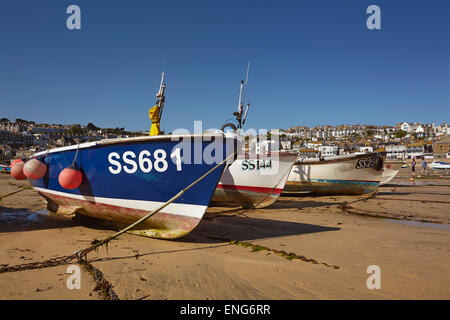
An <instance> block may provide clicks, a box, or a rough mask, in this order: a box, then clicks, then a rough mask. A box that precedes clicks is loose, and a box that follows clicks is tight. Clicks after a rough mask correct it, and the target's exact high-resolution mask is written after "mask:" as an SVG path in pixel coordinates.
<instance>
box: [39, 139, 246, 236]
mask: <svg viewBox="0 0 450 320" xmlns="http://www.w3.org/2000/svg"><path fill="white" fill-rule="evenodd" d="M236 143H237V140H236V138H235V137H231V136H227V137H225V135H223V134H217V135H209V136H194V135H187V136H171V135H167V136H152V137H138V138H129V139H113V140H102V141H98V142H91V143H85V144H81V145H79V146H77V145H75V146H70V147H63V148H57V149H53V150H50V151H48V152H47V151H46V152H41V153H38V154H36V155H34V156H45V158H44V162H45V163H46V164H47V167H48V170H47V173H46V175H45V176H44V177H43V178H41V179H38V180H30V181H31V184H32V185H33V188H34V189H35V190H36V191H38V192H39V193H40V194H41V195H42V196H43V197H44V198H45V199H46V200H47V203H48V206H47V207H48V209H49V210H50V211H53V212H55V213H57V214H74V213H77V214H82V215H87V216H91V217H94V218H98V219H103V220H108V221H113V222H115V223H118V224H129V223H132V222H134V221H137V220H138V219H140V218H142V217H143V216H145V215H146V214H148V213H149V212H151V211H153V210H155V209H156V208H158V207H159V206H160V205H162V204H163V203H165V202H167V201H168V200H169V199H171V198H172V197H173V196H175V195H176V194H177V193H178V192H180V191H181V190H183V189H185V188H186V187H187V186H188V185H190V184H191V183H192V182H194V181H195V180H197V179H198V178H199V177H201V176H202V175H203V174H205V173H206V172H208V171H209V170H211V169H212V168H213V167H214V166H216V165H217V164H218V163H220V162H222V161H223V160H224V159H226V157H227V156H229V155H230V154H232V153H234V154H235V153H236V149H235V147H236ZM77 148H78V149H79V151H78V154H77V156H76V161H77V163H78V166H79V167H80V170H81V172H82V175H83V181H82V183H81V185H80V186H79V187H78V188H76V189H73V190H68V189H65V188H63V187H62V186H61V185H60V184H59V181H58V177H59V174H60V173H61V171H62V170H63V169H64V168H66V167H67V166H69V165H70V164H71V163H72V161H73V160H74V158H75V155H76V152H77ZM225 166H226V164H225V163H224V164H222V165H221V166H220V167H219V168H217V169H216V170H215V171H213V172H212V173H210V174H209V175H208V176H206V177H205V178H204V179H203V180H201V181H200V182H199V183H197V184H196V185H195V186H193V187H192V188H191V189H189V190H188V191H186V192H185V193H184V194H183V195H182V196H181V197H180V198H178V199H177V200H175V201H174V202H173V203H171V204H170V205H168V206H167V207H165V208H164V209H163V210H162V211H160V212H158V213H156V214H155V215H153V216H152V217H150V218H149V219H147V220H146V221H144V222H143V223H142V224H140V225H139V226H137V228H136V230H133V232H134V233H137V234H140V235H145V236H150V237H157V238H164V239H173V238H178V237H181V236H183V235H186V234H187V233H189V232H190V231H192V230H193V229H194V228H195V227H196V226H197V224H198V223H199V222H200V220H201V219H202V217H203V214H204V213H205V210H206V209H207V207H208V204H209V202H210V200H211V197H212V195H213V193H214V190H215V189H216V186H217V183H218V181H219V179H220V177H221V175H222V173H223V171H224V168H225Z"/></svg>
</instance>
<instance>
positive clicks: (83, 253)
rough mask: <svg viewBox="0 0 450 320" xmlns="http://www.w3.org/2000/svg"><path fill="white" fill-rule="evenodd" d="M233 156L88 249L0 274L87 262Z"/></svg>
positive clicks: (23, 265)
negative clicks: (88, 255) (93, 253)
mask: <svg viewBox="0 0 450 320" xmlns="http://www.w3.org/2000/svg"><path fill="white" fill-rule="evenodd" d="M234 156H235V153H234V152H233V153H232V154H230V155H229V156H228V157H227V158H225V159H224V160H223V161H221V162H220V163H219V164H217V165H216V166H214V168H212V169H210V170H209V171H208V172H206V173H204V174H203V175H202V176H200V177H199V178H197V179H196V180H195V181H194V182H192V183H191V184H190V185H188V186H187V187H186V188H184V189H183V190H181V191H180V192H178V193H177V194H176V195H175V196H173V197H172V198H170V199H169V200H167V202H165V203H164V204H162V205H161V206H159V207H158V208H157V209H155V210H154V211H152V212H150V213H149V214H147V215H145V216H144V217H142V218H141V219H139V220H138V221H136V222H134V223H132V224H130V225H129V226H128V227H126V228H124V229H122V230H120V231H119V232H117V233H115V234H113V235H112V236H109V237H106V238H105V239H103V240H98V241H95V243H94V244H93V245H92V246H90V247H88V248H86V249H83V250H80V251H77V252H75V254H72V255H69V256H63V257H57V258H53V259H50V260H46V261H43V262H32V263H28V264H21V265H16V266H7V267H3V268H0V273H5V272H13V271H22V270H30V269H41V268H47V267H55V266H57V265H61V264H65V263H67V262H69V261H71V260H73V259H75V258H78V262H80V263H82V262H86V261H87V254H88V253H89V252H91V251H93V250H95V249H97V248H98V247H100V246H102V245H107V244H108V242H110V241H111V240H113V239H115V238H117V237H119V236H120V235H122V234H124V233H125V232H127V231H128V230H130V229H132V228H134V227H136V226H137V225H139V224H141V223H142V222H144V221H145V220H147V219H148V218H150V217H151V216H153V215H154V214H156V213H158V212H159V211H161V210H162V209H164V208H165V207H167V206H168V205H169V204H171V203H172V202H174V201H175V200H177V199H178V198H179V197H181V196H182V195H183V194H184V193H185V192H186V191H188V190H189V189H191V188H192V187H193V186H195V185H196V184H197V183H199V182H200V181H202V180H203V179H204V178H206V177H207V176H208V175H210V174H211V173H212V172H214V171H215V170H216V169H218V168H219V167H220V166H221V165H223V164H224V163H226V162H227V161H228V160H229V159H231V158H233V157H234Z"/></svg>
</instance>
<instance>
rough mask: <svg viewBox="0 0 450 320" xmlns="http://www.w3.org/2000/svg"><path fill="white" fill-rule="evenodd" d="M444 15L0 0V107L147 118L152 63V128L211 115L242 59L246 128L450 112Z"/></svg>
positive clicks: (439, 7) (307, 6) (49, 115)
mask: <svg viewBox="0 0 450 320" xmlns="http://www.w3.org/2000/svg"><path fill="white" fill-rule="evenodd" d="M71 4H76V5H79V6H80V8H81V28H82V29H81V30H75V31H71V30H68V29H67V28H66V18H67V17H68V16H69V15H68V14H66V8H67V7H68V6H69V5H71ZM371 4H376V5H378V6H379V7H380V8H381V30H368V29H367V27H366V19H367V17H368V16H369V15H368V14H366V8H367V7H368V6H369V5H371ZM449 15H450V1H447V0H442V1H425V0H423V1H413V0H408V1H402V0H395V1H392V0H389V1H380V0H371V1H365V0H345V1H344V0H341V1H331V0H330V1H321V0H308V1H302V0H295V1H268V0H267V1H255V0H240V1H235V0H227V1H223V0H205V1H197V0H192V1H182V0H179V1H171V0H162V1H154V0H151V1H150V0H149V1H144V0H142V1H137V0H132V1H112V0H109V1H101V0H95V1H92V0H89V1H84V0H83V1H82V0H71V1H65V0H53V1H49V0H42V1H32V0H29V1H21V0H15V1H6V0H2V1H1V2H0V117H6V118H9V119H12V120H13V119H15V118H22V119H27V120H33V121H36V122H39V123H40V122H45V123H61V124H72V123H81V124H87V123H88V122H93V123H94V124H96V125H97V126H100V127H125V128H126V129H128V130H143V129H148V128H149V127H150V120H149V119H148V109H149V108H150V107H151V106H152V105H153V104H154V102H155V97H154V95H155V93H156V91H157V89H158V86H159V80H160V75H161V72H162V71H164V72H165V73H166V74H167V79H166V83H167V91H166V107H165V111H164V115H163V119H162V122H161V126H162V128H164V129H166V130H169V131H171V130H174V129H176V128H181V127H182V128H187V129H189V130H193V121H194V120H203V128H204V129H207V128H213V127H220V126H221V125H222V124H223V122H224V121H225V120H227V119H229V118H231V114H232V112H233V111H235V109H236V105H237V100H238V93H239V83H240V80H241V79H243V78H244V76H245V69H246V66H247V62H248V61H250V62H251V68H250V75H249V85H248V98H249V99H248V100H249V102H250V103H251V105H252V109H251V111H250V113H249V118H248V121H247V126H248V127H253V128H269V129H270V128H287V127H290V126H295V125H307V126H313V125H319V124H331V125H338V124H344V123H361V124H362V123H365V124H380V125H381V124H386V125H395V123H396V122H400V121H409V122H413V121H422V122H435V123H438V124H440V123H442V122H449V121H450V19H449Z"/></svg>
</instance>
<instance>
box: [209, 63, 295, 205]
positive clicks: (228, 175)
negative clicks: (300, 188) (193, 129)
mask: <svg viewBox="0 0 450 320" xmlns="http://www.w3.org/2000/svg"><path fill="white" fill-rule="evenodd" d="M247 79H248V68H247ZM243 89H244V81H241V88H240V93H239V103H238V111H237V112H234V113H233V114H234V116H235V117H236V125H235V124H233V123H226V124H224V125H223V126H222V132H223V131H225V128H227V127H230V128H231V129H232V130H233V131H234V132H239V130H241V129H242V126H243V125H244V124H245V120H246V118H247V113H248V108H249V106H250V105H249V104H247V108H246V110H245V112H244V103H243V101H242V100H243V97H242V92H243ZM296 159H297V154H296V153H279V152H272V153H265V154H249V153H246V152H242V153H241V154H239V156H238V158H237V159H236V160H235V161H234V162H233V164H232V165H231V166H229V167H228V168H227V169H226V170H225V171H224V173H223V175H222V177H221V178H220V181H219V183H218V185H217V188H216V191H215V192H214V194H213V197H212V199H211V205H228V204H233V205H235V204H239V205H242V206H243V207H245V208H264V207H267V206H269V205H271V204H272V203H274V202H275V201H276V200H277V199H278V197H279V196H280V195H281V192H282V191H283V188H284V185H285V183H286V180H287V177H288V175H289V172H290V170H291V168H292V165H293V164H294V161H295V160H296Z"/></svg>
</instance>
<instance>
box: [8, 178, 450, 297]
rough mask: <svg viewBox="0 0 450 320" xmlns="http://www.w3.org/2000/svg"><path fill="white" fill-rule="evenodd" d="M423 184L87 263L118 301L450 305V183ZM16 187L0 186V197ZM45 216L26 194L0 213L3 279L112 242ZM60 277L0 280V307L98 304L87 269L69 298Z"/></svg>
mask: <svg viewBox="0 0 450 320" xmlns="http://www.w3.org/2000/svg"><path fill="white" fill-rule="evenodd" d="M402 173H405V174H406V175H405V176H404V177H407V176H408V171H407V170H406V171H404V172H402ZM429 178H432V179H429ZM429 178H425V179H422V178H421V179H417V180H416V181H415V182H416V184H412V183H410V181H409V180H408V179H407V178H406V179H405V178H402V179H403V180H401V182H402V183H400V182H399V181H397V180H398V179H394V180H393V181H391V184H389V185H386V186H382V187H380V188H379V192H378V194H377V195H376V197H371V198H370V197H367V196H322V197H309V196H302V197H299V196H290V195H283V196H282V197H280V199H279V200H278V201H277V202H275V203H274V204H273V205H272V206H271V207H269V208H265V209H257V210H243V209H241V208H239V207H230V208H224V207H216V208H209V209H208V213H207V214H206V215H205V217H204V219H203V220H202V222H201V223H200V225H199V226H198V227H197V228H196V229H195V230H194V231H193V232H192V233H190V234H189V235H187V236H185V237H183V238H180V239H178V240H173V241H167V240H158V239H149V238H144V237H139V236H135V235H131V234H125V235H123V236H121V237H120V238H119V239H118V240H114V241H112V242H111V243H110V245H109V247H108V250H107V249H106V248H104V247H103V248H100V249H99V251H98V252H93V253H91V254H90V255H89V259H90V262H91V263H92V265H93V266H95V267H96V268H97V269H98V270H100V271H101V272H102V273H103V275H104V278H105V279H106V280H107V281H109V282H110V283H111V284H112V285H113V290H114V292H115V293H116V294H117V296H118V297H119V298H120V299H202V300H203V299H449V298H450V267H449V265H450V246H449V244H450V180H447V179H444V178H443V179H438V178H437V177H434V176H433V177H429ZM397 182H398V185H397ZM419 182H422V183H421V184H420V183H419ZM20 185H28V183H27V182H26V181H25V182H21V181H16V180H14V179H12V178H11V177H10V176H8V175H0V195H3V194H6V193H9V192H13V191H16V190H18V186H20ZM44 208H45V205H44V202H43V200H42V198H41V197H40V196H39V195H38V194H37V193H36V192H34V191H32V190H26V191H23V192H20V193H17V194H14V195H12V196H10V197H7V198H6V199H4V200H2V201H1V202H0V267H2V266H3V267H4V266H6V265H8V266H13V265H16V264H22V263H30V262H36V261H43V260H47V259H51V258H54V257H57V256H64V255H70V254H72V253H74V250H80V249H83V248H85V247H88V246H89V245H90V243H91V241H92V240H94V239H102V238H104V237H106V236H109V235H111V234H113V233H114V231H112V230H108V229H105V228H104V227H102V226H101V225H99V224H95V223H92V221H87V220H85V219H80V218H57V217H54V216H50V215H48V214H47V212H46V210H45V209H44ZM370 265H378V266H379V267H380V269H381V289H380V290H377V289H373V290H369V289H368V288H367V285H366V281H367V278H368V277H369V276H370V274H367V273H366V269H367V267H368V266H370ZM68 266H69V264H66V265H61V266H57V267H50V268H45V269H37V270H26V271H18V272H8V273H0V288H1V289H0V299H102V298H103V297H102V296H100V295H99V294H98V291H95V287H96V282H95V281H94V278H93V276H92V274H91V273H89V272H87V271H86V270H84V269H81V289H80V290H77V289H74V290H69V289H67V287H66V280H67V278H68V277H69V276H70V275H69V274H66V270H67V267H68Z"/></svg>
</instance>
